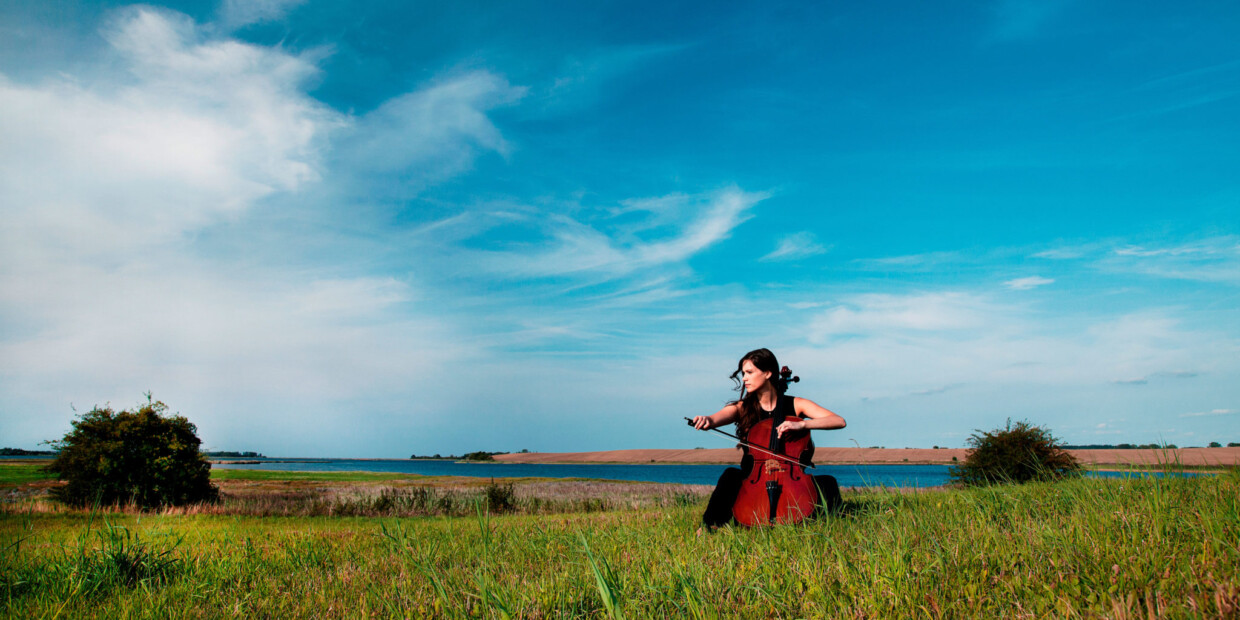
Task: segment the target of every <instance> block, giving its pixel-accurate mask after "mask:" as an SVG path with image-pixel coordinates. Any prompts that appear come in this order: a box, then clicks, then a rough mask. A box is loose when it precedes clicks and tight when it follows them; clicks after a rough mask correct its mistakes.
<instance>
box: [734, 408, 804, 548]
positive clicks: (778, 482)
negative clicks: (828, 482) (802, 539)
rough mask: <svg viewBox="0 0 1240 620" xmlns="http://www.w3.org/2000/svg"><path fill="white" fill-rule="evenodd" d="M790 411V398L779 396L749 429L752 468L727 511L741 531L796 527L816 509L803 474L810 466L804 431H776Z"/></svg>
mask: <svg viewBox="0 0 1240 620" xmlns="http://www.w3.org/2000/svg"><path fill="white" fill-rule="evenodd" d="M791 406H792V397H790V396H780V397H779V402H778V404H777V405H776V406H775V411H774V413H773V414H772V416H771V417H769V418H766V419H764V420H761V421H759V422H758V423H757V424H754V425H753V428H750V429H749V433H748V434H747V435H746V441H745V443H746V444H748V446H749V447H750V448H753V453H752V454H751V455H750V456H751V457H752V459H753V464H752V466H751V467H750V470H749V472H748V474H749V475H747V476H746V477H745V481H744V482H743V483H742V484H741V488H740V492H739V493H738V494H737V496H736V502H735V503H734V504H733V505H732V516H733V517H734V518H735V519H736V521H737V522H738V523H740V524H742V525H747V526H757V525H769V524H772V523H799V522H801V521H803V520H804V519H806V518H807V517H809V516H810V515H811V514H813V512H814V508H815V506H817V505H818V486H817V485H815V484H814V477H813V476H811V475H810V474H809V473H807V472H806V471H805V470H806V468H807V467H808V468H812V467H813V466H814V465H813V463H812V459H813V457H814V441H813V439H811V438H810V431H809V429H801V430H799V431H791V432H787V433H784V435H783V437H780V436H779V433H778V432H777V431H776V429H777V428H779V425H780V424H783V423H784V420H785V419H787V414H786V413H785V410H786V409H788V408H791ZM794 415H795V414H794Z"/></svg>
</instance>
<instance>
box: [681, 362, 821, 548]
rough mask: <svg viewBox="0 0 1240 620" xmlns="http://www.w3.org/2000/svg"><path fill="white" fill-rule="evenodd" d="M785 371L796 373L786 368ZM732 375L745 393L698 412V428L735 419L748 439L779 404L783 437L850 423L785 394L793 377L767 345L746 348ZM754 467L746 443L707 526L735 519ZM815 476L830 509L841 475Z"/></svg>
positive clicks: (722, 483) (710, 507) (723, 479)
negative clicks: (734, 510)
mask: <svg viewBox="0 0 1240 620" xmlns="http://www.w3.org/2000/svg"><path fill="white" fill-rule="evenodd" d="M783 374H785V375H791V374H792V373H790V372H787V371H785V372H784V373H783ZM732 380H733V381H735V382H736V383H737V386H736V389H737V390H739V391H740V393H741V396H740V398H739V399H737V400H735V401H733V402H731V403H728V404H727V406H725V407H724V408H723V409H720V410H719V411H717V412H715V413H714V414H713V415H703V416H697V417H695V418H693V427H694V428H696V429H699V430H704V431H705V430H710V429H712V428H719V427H720V426H723V425H725V424H731V423H733V422H735V423H736V436H737V437H740V438H742V439H744V438H745V436H746V435H747V434H748V433H749V429H751V428H753V426H754V425H755V424H757V423H758V422H759V421H760V420H762V419H764V418H768V417H771V416H772V415H773V414H774V413H775V412H776V409H777V408H779V407H782V408H783V409H784V412H785V413H786V414H787V415H786V418H787V419H785V420H784V423H783V424H780V425H779V426H778V427H777V428H776V429H775V430H776V432H777V433H778V434H779V436H781V437H782V436H783V435H784V433H788V432H792V431H799V430H802V429H819V430H833V429H837V428H844V424H845V422H844V418H841V417H840V416H838V415H836V414H835V413H833V412H831V411H828V410H827V409H825V408H823V407H821V406H819V405H818V404H817V403H815V402H814V401H812V400H809V399H805V398H795V397H791V396H785V395H784V392H786V391H787V390H788V378H787V377H785V376H781V373H780V368H779V362H778V361H776V359H775V354H774V353H771V352H770V351H769V350H767V349H758V350H756V351H750V352H749V353H746V354H745V357H742V358H741V361H740V362H739V363H737V365H736V372H734V373H732ZM795 380H796V378H793V381H795ZM752 467H753V457H752V456H751V455H750V454H749V450H748V449H746V450H745V456H744V458H743V459H741V466H740V467H739V468H737V467H729V468H728V469H726V470H724V472H723V475H721V476H719V483H718V484H717V485H716V486H715V492H714V493H712V494H711V496H710V502H709V503H708V504H707V505H706V514H704V515H702V525H703V526H704V527H707V528H710V529H714V528H716V527H719V526H720V525H724V524H726V523H730V522H731V521H732V505H733V504H734V503H735V502H736V496H737V493H739V492H740V488H741V483H742V482H743V481H744V480H745V477H746V476H748V475H749V473H750V469H751V468H752ZM814 482H815V483H816V484H817V485H818V492H819V498H820V503H825V504H826V505H827V508H828V509H834V508H836V507H837V506H838V505H839V502H840V491H839V484H838V483H836V481H835V478H833V477H831V476H814ZM699 533H701V530H699Z"/></svg>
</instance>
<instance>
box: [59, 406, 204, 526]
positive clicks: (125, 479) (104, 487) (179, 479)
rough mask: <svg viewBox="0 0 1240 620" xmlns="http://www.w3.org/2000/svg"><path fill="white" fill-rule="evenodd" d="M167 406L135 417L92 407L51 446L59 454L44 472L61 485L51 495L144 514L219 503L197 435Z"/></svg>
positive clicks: (145, 408)
mask: <svg viewBox="0 0 1240 620" xmlns="http://www.w3.org/2000/svg"><path fill="white" fill-rule="evenodd" d="M167 410H168V406H167V405H165V404H163V403H162V402H159V401H155V402H151V399H150V395H149V394H148V395H147V402H146V404H145V405H143V406H141V407H140V408H138V409H137V410H136V411H125V410H122V411H119V412H117V411H113V410H112V408H111V407H104V408H102V409H100V408H99V407H95V408H94V409H91V410H90V411H89V412H88V413H86V414H85V415H83V416H81V417H80V418H79V419H77V420H74V421H73V429H72V430H71V431H69V433H68V434H66V435H65V436H64V438H63V439H61V440H59V441H53V442H50V443H51V444H52V446H53V447H55V448H56V449H57V450H59V452H60V453H59V454H58V455H57V456H56V458H55V460H53V461H52V463H51V464H50V465H48V466H47V469H48V471H51V472H54V473H55V474H57V477H58V478H59V479H60V480H63V481H65V482H66V483H67V484H65V485H64V486H62V487H59V488H57V489H55V490H53V494H54V495H55V497H56V498H57V499H60V500H61V501H63V502H65V503H66V504H70V505H73V506H85V505H88V504H91V503H94V502H99V503H102V504H114V503H122V504H131V503H132V504H137V505H139V506H142V507H144V508H149V507H154V506H165V505H172V506H177V505H182V504H189V503H194V502H202V501H215V500H217V499H219V489H217V488H216V487H215V485H212V484H211V463H210V462H209V461H207V458H206V456H204V455H203V454H202V453H200V452H199V451H198V447H199V445H200V444H201V442H200V441H199V439H198V435H197V432H198V429H197V427H195V426H194V425H193V424H191V423H190V421H189V420H187V419H185V418H184V417H183V416H180V415H173V416H165V415H163V414H164V412H166V411H167Z"/></svg>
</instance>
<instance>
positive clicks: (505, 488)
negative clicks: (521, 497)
mask: <svg viewBox="0 0 1240 620" xmlns="http://www.w3.org/2000/svg"><path fill="white" fill-rule="evenodd" d="M516 505H517V497H516V491H515V489H514V488H513V484H512V483H511V482H508V483H498V484H497V483H496V482H495V479H494V478H492V479H491V484H488V485H487V509H488V510H490V511H491V512H509V511H511V510H512V509H514V508H516Z"/></svg>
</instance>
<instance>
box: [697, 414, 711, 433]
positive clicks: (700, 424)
mask: <svg viewBox="0 0 1240 620" xmlns="http://www.w3.org/2000/svg"><path fill="white" fill-rule="evenodd" d="M714 426H715V424H714V420H712V419H710V416H708V415H700V416H697V417H695V418H693V428H696V429H698V430H699V431H708V430H710V429H711V428H714Z"/></svg>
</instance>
